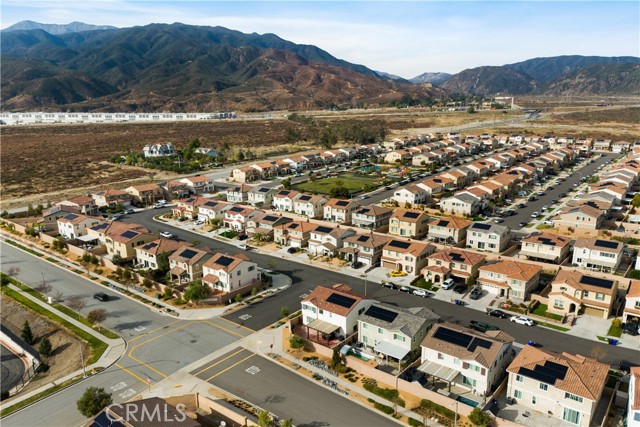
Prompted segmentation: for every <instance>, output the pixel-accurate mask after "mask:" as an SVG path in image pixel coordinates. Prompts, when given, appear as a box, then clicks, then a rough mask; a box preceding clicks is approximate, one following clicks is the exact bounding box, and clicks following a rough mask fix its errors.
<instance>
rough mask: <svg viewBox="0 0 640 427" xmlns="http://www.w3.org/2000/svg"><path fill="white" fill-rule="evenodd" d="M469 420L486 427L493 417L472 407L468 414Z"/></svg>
mask: <svg viewBox="0 0 640 427" xmlns="http://www.w3.org/2000/svg"><path fill="white" fill-rule="evenodd" d="M469 421H471V422H472V423H473V425H476V426H479V427H488V426H490V425H491V424H492V423H493V418H492V417H491V415H489V414H487V413H486V412H484V411H483V410H481V409H480V408H473V411H471V413H470V414H469Z"/></svg>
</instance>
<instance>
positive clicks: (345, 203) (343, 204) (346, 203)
mask: <svg viewBox="0 0 640 427" xmlns="http://www.w3.org/2000/svg"><path fill="white" fill-rule="evenodd" d="M348 204H349V202H347V201H346V200H338V201H337V202H336V206H347V205H348Z"/></svg>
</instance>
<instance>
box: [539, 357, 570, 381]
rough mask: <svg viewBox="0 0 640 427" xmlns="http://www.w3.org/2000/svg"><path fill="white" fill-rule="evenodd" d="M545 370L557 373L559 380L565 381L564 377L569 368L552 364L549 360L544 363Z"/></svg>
mask: <svg viewBox="0 0 640 427" xmlns="http://www.w3.org/2000/svg"><path fill="white" fill-rule="evenodd" d="M544 368H545V369H546V370H549V371H551V372H554V373H556V374H557V376H558V378H560V379H564V376H565V375H566V374H567V370H568V368H567V367H566V366H565V365H561V364H559V363H556V362H551V361H549V360H547V361H546V362H545V363H544Z"/></svg>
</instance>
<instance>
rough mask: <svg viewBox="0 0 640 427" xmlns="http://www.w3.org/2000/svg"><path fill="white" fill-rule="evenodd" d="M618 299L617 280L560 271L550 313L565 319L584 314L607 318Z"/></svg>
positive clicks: (554, 284)
mask: <svg viewBox="0 0 640 427" xmlns="http://www.w3.org/2000/svg"><path fill="white" fill-rule="evenodd" d="M617 298H618V281H617V280H610V279H603V278H601V277H596V276H591V275H588V274H583V273H581V272H579V271H573V270H560V271H559V272H558V275H557V276H556V277H555V279H553V282H551V292H550V293H549V304H548V305H547V311H548V312H550V313H554V314H559V315H561V316H565V315H574V316H577V315H578V314H579V313H582V314H586V315H589V316H595V317H600V318H603V319H607V318H608V317H609V315H610V314H611V311H612V308H613V304H614V303H615V302H616V300H617Z"/></svg>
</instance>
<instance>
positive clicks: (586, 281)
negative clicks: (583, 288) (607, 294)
mask: <svg viewBox="0 0 640 427" xmlns="http://www.w3.org/2000/svg"><path fill="white" fill-rule="evenodd" d="M580 283H582V284H583V285H591V286H597V287H599V288H606V289H611V288H612V287H613V280H607V279H600V278H598V277H591V276H582V277H581V278H580Z"/></svg>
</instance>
